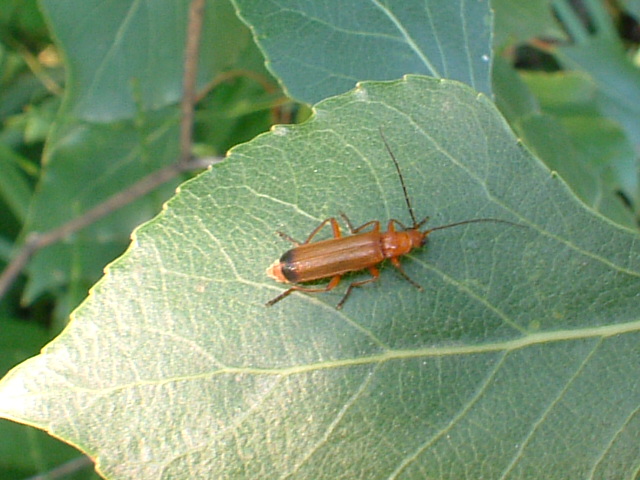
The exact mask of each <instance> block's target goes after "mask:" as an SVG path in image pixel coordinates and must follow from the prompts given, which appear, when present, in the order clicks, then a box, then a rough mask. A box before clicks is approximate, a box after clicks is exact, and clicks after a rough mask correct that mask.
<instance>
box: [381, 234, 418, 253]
mask: <svg viewBox="0 0 640 480" xmlns="http://www.w3.org/2000/svg"><path fill="white" fill-rule="evenodd" d="M425 237H426V236H425V235H424V233H422V232H421V231H420V230H417V229H412V230H405V231H404V232H385V233H383V234H382V251H383V254H384V257H385V258H393V257H399V256H401V255H406V254H407V253H409V252H410V251H411V250H413V249H414V248H419V247H421V246H422V245H423V241H424V239H425Z"/></svg>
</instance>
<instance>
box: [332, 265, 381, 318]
mask: <svg viewBox="0 0 640 480" xmlns="http://www.w3.org/2000/svg"><path fill="white" fill-rule="evenodd" d="M369 273H371V278H367V279H366V280H360V281H359V282H352V283H351V285H349V286H348V287H347V291H346V292H345V294H344V297H342V300H340V302H338V305H336V309H338V310H340V309H341V308H342V306H343V305H344V302H346V301H347V298H348V297H349V295H351V291H352V290H353V289H354V288H358V287H361V286H362V285H366V284H367V283H371V282H375V281H376V280H378V278H379V277H380V270H378V269H377V268H376V267H369Z"/></svg>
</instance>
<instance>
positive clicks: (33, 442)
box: [0, 317, 93, 480]
mask: <svg viewBox="0 0 640 480" xmlns="http://www.w3.org/2000/svg"><path fill="white" fill-rule="evenodd" d="M47 340H49V334H48V332H47V330H46V329H45V328H43V327H40V326H38V325H35V324H33V323H29V322H26V321H19V320H15V319H12V318H7V317H0V352H2V355H0V372H1V373H2V374H3V375H4V374H5V373H6V372H7V371H8V370H9V369H10V368H11V367H13V366H14V365H16V364H17V363H19V362H21V361H23V360H24V359H25V358H28V357H30V356H32V355H35V354H36V353H37V352H38V351H39V350H40V347H41V346H42V345H43V344H44V343H45V342H46V341H47ZM0 438H1V439H2V441H0V478H7V479H9V478H27V477H30V476H32V475H36V474H42V473H45V472H48V471H50V470H52V469H54V468H55V467H57V466H59V465H61V464H63V463H65V462H67V461H69V460H72V459H75V458H78V457H79V456H80V453H79V452H78V451H77V450H75V449H74V448H72V447H70V446H68V445H65V444H63V443H62V442H60V441H59V440H56V439H54V438H51V437H50V436H49V435H47V434H45V433H44V432H41V431H39V430H35V429H33V428H31V427H26V426H24V425H17V424H15V423H12V422H8V421H0ZM79 474H81V475H82V476H81V477H80V476H66V477H64V478H65V479H66V478H68V479H69V480H71V479H74V478H84V479H87V478H93V477H92V476H91V474H90V471H87V468H85V469H83V470H81V471H80V472H79Z"/></svg>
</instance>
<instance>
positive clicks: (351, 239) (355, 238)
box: [266, 129, 520, 309]
mask: <svg viewBox="0 0 640 480" xmlns="http://www.w3.org/2000/svg"><path fill="white" fill-rule="evenodd" d="M380 135H381V136H382V140H383V142H384V145H385V147H386V149H387V151H388V152H389V155H390V156H391V159H392V160H393V163H394V165H395V167H396V170H397V172H398V177H399V178H400V184H401V185H402V190H403V192H404V198H405V201H406V203H407V208H408V210H409V215H410V216H411V220H412V221H413V224H412V225H411V227H405V226H404V225H403V224H402V223H401V222H400V221H398V220H395V219H391V220H389V223H388V224H387V231H386V232H381V231H380V221H378V220H372V221H370V222H367V223H365V224H364V225H361V226H360V227H358V228H354V227H353V226H352V224H351V222H350V221H349V219H348V218H347V216H346V215H345V214H343V213H342V214H340V215H341V217H342V218H343V220H344V221H345V223H346V225H347V227H348V228H349V232H350V233H351V236H347V237H343V236H342V232H341V230H340V225H339V224H338V222H337V220H336V219H335V218H333V217H332V218H327V219H326V220H324V221H323V222H322V223H320V225H318V226H317V227H316V228H315V229H314V230H313V232H311V234H310V235H309V237H308V238H307V239H306V240H305V241H304V242H297V241H296V240H294V239H293V238H291V237H289V236H288V235H286V234H284V233H282V232H277V233H278V234H279V235H280V236H281V237H283V238H284V239H286V240H289V241H290V242H292V243H293V244H294V245H296V246H295V247H294V248H292V249H290V250H288V251H287V252H285V253H284V254H283V255H282V256H281V257H280V258H279V259H278V260H276V261H275V262H274V263H273V264H272V265H271V266H270V267H269V268H268V269H267V272H266V273H267V275H268V276H269V277H271V278H273V279H274V280H276V281H278V282H281V283H305V282H311V281H314V280H319V279H323V278H330V279H331V280H330V281H329V283H328V284H327V285H325V286H323V287H307V286H302V285H293V286H291V287H290V288H289V289H288V290H285V291H284V292H283V293H281V294H280V295H278V296H277V297H275V298H273V299H271V300H269V301H268V302H267V303H266V305H267V306H271V305H273V304H275V303H277V302H279V301H280V300H282V299H283V298H285V297H286V296H288V295H289V294H290V293H292V292H294V291H296V290H297V291H301V292H307V293H317V292H328V291H330V290H333V289H334V288H335V287H336V286H337V285H338V284H339V283H340V279H341V277H342V275H344V274H345V273H349V272H357V271H359V270H364V269H368V270H369V272H370V273H371V278H367V279H365V280H359V281H355V282H352V283H351V284H350V285H349V287H347V291H346V292H345V294H344V296H343V297H342V300H340V302H339V303H338V305H336V308H337V309H340V308H342V306H343V305H344V303H345V301H346V300H347V298H348V297H349V295H350V294H351V291H352V290H353V289H354V288H356V287H361V286H362V285H365V284H367V283H371V282H375V281H376V280H377V279H378V278H379V276H380V271H379V270H378V267H377V265H378V264H379V263H381V262H382V261H384V260H386V259H389V260H390V261H391V263H392V264H393V266H394V267H396V268H397V269H398V271H399V272H400V274H401V275H402V276H403V277H404V278H405V279H406V280H407V281H408V282H409V283H411V284H412V285H413V286H414V287H416V288H418V289H420V290H422V287H421V286H420V285H419V284H418V283H416V282H414V281H413V280H411V278H409V276H408V275H407V274H406V273H405V271H404V269H403V268H402V265H401V263H400V260H399V258H400V257H401V256H402V255H406V254H407V253H409V252H410V251H411V250H413V249H414V248H420V247H422V246H424V244H425V243H426V242H427V236H428V235H429V234H430V233H431V232H435V231H436V230H443V229H445V228H451V227H456V226H459V225H466V224H468V223H476V222H498V223H507V224H510V225H516V226H520V225H518V224H515V223H512V222H509V221H507V220H499V219H495V218H477V219H473V220H463V221H461V222H456V223H450V224H448V225H442V226H440V227H435V228H430V229H428V230H425V231H420V228H421V227H422V226H423V225H424V224H425V223H427V221H428V220H429V217H426V218H424V219H423V220H421V221H419V222H418V221H417V220H416V217H415V214H414V212H413V207H412V206H411V202H410V200H409V196H408V195H407V187H406V185H405V183H404V178H403V177H402V172H401V171H400V166H399V165H398V161H397V160H396V158H395V156H394V154H393V152H392V151H391V147H390V146H389V143H388V142H387V140H386V138H385V136H384V134H383V133H382V129H380ZM327 224H330V225H331V229H332V231H333V237H334V238H330V239H327V240H321V241H319V242H313V243H311V240H312V239H313V237H315V236H316V235H317V234H318V232H319V231H320V230H321V229H322V228H323V227H324V226H325V225H327ZM396 226H398V227H400V230H396ZM367 227H372V229H371V231H368V232H362V230H364V229H365V228H367Z"/></svg>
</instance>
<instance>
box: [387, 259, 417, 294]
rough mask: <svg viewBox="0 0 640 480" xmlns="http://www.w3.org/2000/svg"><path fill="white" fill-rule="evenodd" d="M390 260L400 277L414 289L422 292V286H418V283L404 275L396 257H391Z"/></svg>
mask: <svg viewBox="0 0 640 480" xmlns="http://www.w3.org/2000/svg"><path fill="white" fill-rule="evenodd" d="M390 260H391V263H392V264H393V266H394V267H396V268H397V269H398V271H399V272H400V275H402V276H403V277H404V279H405V280H406V281H407V282H409V283H410V284H411V285H413V286H414V287H416V288H417V289H418V290H422V285H420V284H419V283H418V282H415V281H413V280H411V278H410V277H409V275H407V274H406V272H405V271H404V268H402V264H401V263H400V260H398V257H393V258H391V259H390Z"/></svg>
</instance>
